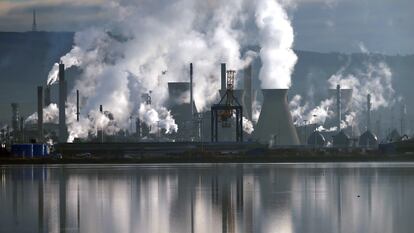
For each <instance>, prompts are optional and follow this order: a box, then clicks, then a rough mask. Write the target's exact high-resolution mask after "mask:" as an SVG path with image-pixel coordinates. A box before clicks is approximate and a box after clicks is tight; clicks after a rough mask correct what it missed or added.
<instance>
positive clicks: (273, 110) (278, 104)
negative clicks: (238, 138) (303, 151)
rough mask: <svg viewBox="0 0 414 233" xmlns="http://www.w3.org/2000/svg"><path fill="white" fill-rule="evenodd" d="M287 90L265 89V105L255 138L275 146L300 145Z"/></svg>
mask: <svg viewBox="0 0 414 233" xmlns="http://www.w3.org/2000/svg"><path fill="white" fill-rule="evenodd" d="M287 91H288V90H287V89H263V90H262V92H263V105H262V110H261V112H260V117H259V120H258V122H257V126H256V129H255V131H254V132H253V134H254V135H253V138H254V139H256V140H259V141H260V142H262V143H269V141H270V140H273V143H274V145H299V138H298V135H297V132H296V129H295V126H294V125H293V120H292V115H291V113H290V111H289V107H288V102H287Z"/></svg>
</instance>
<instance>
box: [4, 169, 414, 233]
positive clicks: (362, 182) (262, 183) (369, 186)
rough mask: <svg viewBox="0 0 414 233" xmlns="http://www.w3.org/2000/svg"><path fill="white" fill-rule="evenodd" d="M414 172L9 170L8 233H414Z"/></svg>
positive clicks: (6, 180)
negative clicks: (413, 194)
mask: <svg viewBox="0 0 414 233" xmlns="http://www.w3.org/2000/svg"><path fill="white" fill-rule="evenodd" d="M413 167H414V163H391V164H389V163H346V164H337V163H328V164H185V165H175V164H166V165H39V166H0V232H1V233H3V232H111V233H112V232H177V233H181V232H286V233H289V232H322V233H324V232H327V233H328V232H344V233H345V232H346V233H349V232H399V233H401V232H412V229H414V221H412V219H411V218H412V216H413V214H414V202H413V201H414V197H413V196H412V193H414V179H413V176H414V169H413Z"/></svg>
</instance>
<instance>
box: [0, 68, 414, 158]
mask: <svg viewBox="0 0 414 233" xmlns="http://www.w3.org/2000/svg"><path fill="white" fill-rule="evenodd" d="M217 69H218V70H220V84H221V88H220V89H219V90H217V101H216V103H215V104H212V105H211V107H210V109H208V110H207V111H199V110H198V109H197V107H196V104H195V101H194V96H193V90H194V84H193V80H194V78H196V76H197V75H196V71H195V70H196V67H194V66H193V64H189V70H188V82H168V102H167V109H168V111H169V112H170V114H171V116H172V118H173V119H174V122H175V124H176V125H177V127H176V130H174V131H172V132H168V131H167V130H166V129H165V127H162V126H161V125H160V122H157V124H156V128H154V125H149V124H147V122H146V120H145V119H143V118H142V117H139V116H131V117H130V122H131V124H130V125H131V127H129V129H125V130H119V131H117V132H116V133H108V130H107V129H106V128H105V127H111V122H110V123H108V124H106V125H105V126H97V127H96V133H90V134H89V135H88V136H87V137H85V138H74V139H73V141H70V142H69V141H68V137H69V134H68V127H67V122H68V119H67V118H68V114H76V116H71V117H72V118H75V119H76V121H77V122H79V121H80V115H81V112H82V104H81V99H82V93H80V91H79V90H76V92H75V93H76V96H75V98H76V109H75V111H68V105H67V98H68V91H67V81H66V77H65V65H64V64H63V63H62V62H61V63H59V69H58V85H59V88H58V95H57V96H58V107H57V111H58V117H57V119H48V120H47V121H45V117H46V118H48V117H49V118H50V117H51V116H48V115H47V114H46V115H45V112H44V110H45V109H46V108H47V107H49V106H51V104H52V101H51V86H50V85H46V86H38V87H37V113H36V114H35V116H36V117H35V118H34V119H35V121H27V120H25V117H24V116H21V115H20V114H19V103H11V111H12V119H11V122H10V125H11V127H8V128H7V129H2V131H1V141H2V153H8V154H10V156H12V157H17V158H39V157H40V158H43V157H48V156H59V157H60V158H61V157H65V156H69V157H73V156H75V157H76V156H78V157H79V156H80V157H82V156H86V157H92V156H95V157H98V158H99V157H118V158H124V157H128V158H130V157H132V158H136V157H139V158H140V157H142V156H157V155H163V156H165V155H168V156H171V155H172V156H177V157H179V156H184V155H185V154H187V153H190V154H197V155H203V154H209V153H210V154H211V153H213V154H222V153H223V152H225V153H230V154H242V155H246V154H249V153H250V152H252V151H257V150H258V149H260V148H261V149H266V150H267V153H269V151H272V152H271V153H276V154H277V153H278V151H281V150H290V151H293V152H291V153H296V154H297V153H306V151H308V152H309V151H313V153H316V154H318V153H319V154H321V153H326V151H348V152H349V153H356V152H361V151H363V152H364V153H365V152H367V151H371V152H374V153H376V152H393V153H400V152H401V153H406V152H411V151H412V149H413V143H414V141H413V139H412V138H410V137H409V136H407V135H405V134H403V135H401V133H403V132H404V128H403V127H404V118H405V115H404V113H405V110H403V111H401V131H400V132H401V133H400V132H398V130H397V129H394V130H393V131H391V132H389V133H388V135H386V136H385V137H378V136H377V135H376V133H380V132H378V131H377V132H375V131H374V130H373V129H372V126H371V124H372V123H371V119H372V117H371V114H372V113H371V106H372V103H371V95H370V94H368V95H367V96H366V110H365V111H366V130H365V131H363V132H362V133H361V134H360V135H355V134H354V132H353V131H352V130H353V129H352V128H349V127H343V126H342V125H341V123H342V122H343V119H342V118H343V116H344V114H345V112H346V111H348V110H349V108H350V106H352V89H342V88H341V86H340V85H337V86H336V89H334V90H329V91H330V93H331V96H332V98H333V99H334V100H335V110H334V116H335V117H334V118H333V119H331V120H330V121H326V122H327V123H326V124H327V125H328V126H329V125H331V126H333V127H332V129H333V130H326V129H325V126H326V125H325V126H324V125H319V124H317V123H312V122H309V123H307V122H306V121H305V123H304V124H301V125H298V124H296V125H295V124H294V120H293V117H292V114H291V111H290V109H289V99H288V92H289V90H288V89H262V90H253V89H252V78H253V77H252V65H251V64H250V65H248V66H247V67H245V68H244V70H242V71H235V70H230V69H227V67H226V64H225V63H222V64H221V66H220V67H217ZM238 72H239V73H240V74H238ZM239 77H242V79H243V84H244V85H243V88H242V89H236V83H237V81H238V80H236V79H237V78H239ZM238 86H241V85H238ZM260 92H261V95H262V97H263V98H262V105H261V110H260V114H259V117H258V119H257V120H256V121H254V120H253V111H254V110H253V109H254V106H253V104H254V103H255V102H257V100H256V99H255V98H257V95H254V93H260ZM151 99H152V91H149V92H148V93H145V94H144V95H142V100H143V101H144V103H143V104H144V105H145V106H146V107H148V109H149V108H150V107H151V104H152V100H151ZM54 106H55V105H54ZM55 107H56V106H55ZM105 107H106V106H103V105H100V106H99V109H97V110H98V111H99V113H100V114H102V115H104V116H105V118H106V119H108V120H109V121H111V120H113V119H114V117H116V116H114V115H113V114H112V113H111V112H110V110H105ZM54 117H55V118H56V116H54ZM52 118H53V116H52ZM113 124H116V123H113ZM259 151H260V150H259ZM295 151H296V152H295ZM315 151H316V152H315Z"/></svg>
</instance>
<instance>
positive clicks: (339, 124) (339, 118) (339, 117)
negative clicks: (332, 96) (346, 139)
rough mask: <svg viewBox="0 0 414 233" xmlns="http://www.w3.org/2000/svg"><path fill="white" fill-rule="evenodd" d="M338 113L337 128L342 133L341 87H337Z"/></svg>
mask: <svg viewBox="0 0 414 233" xmlns="http://www.w3.org/2000/svg"><path fill="white" fill-rule="evenodd" d="M336 113H337V114H338V115H337V122H336V124H337V125H336V127H337V130H338V133H339V132H340V131H341V86H340V85H337V86H336Z"/></svg>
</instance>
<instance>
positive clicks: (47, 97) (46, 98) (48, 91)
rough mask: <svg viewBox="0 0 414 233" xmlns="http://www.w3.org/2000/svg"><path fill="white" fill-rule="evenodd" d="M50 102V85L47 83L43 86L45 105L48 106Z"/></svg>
mask: <svg viewBox="0 0 414 233" xmlns="http://www.w3.org/2000/svg"><path fill="white" fill-rule="evenodd" d="M50 103H51V100H50V86H49V85H46V87H45V105H44V106H45V107H47V106H49V105H50Z"/></svg>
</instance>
